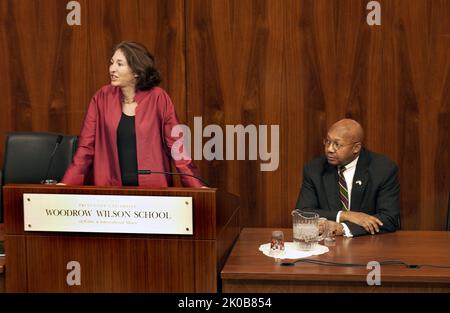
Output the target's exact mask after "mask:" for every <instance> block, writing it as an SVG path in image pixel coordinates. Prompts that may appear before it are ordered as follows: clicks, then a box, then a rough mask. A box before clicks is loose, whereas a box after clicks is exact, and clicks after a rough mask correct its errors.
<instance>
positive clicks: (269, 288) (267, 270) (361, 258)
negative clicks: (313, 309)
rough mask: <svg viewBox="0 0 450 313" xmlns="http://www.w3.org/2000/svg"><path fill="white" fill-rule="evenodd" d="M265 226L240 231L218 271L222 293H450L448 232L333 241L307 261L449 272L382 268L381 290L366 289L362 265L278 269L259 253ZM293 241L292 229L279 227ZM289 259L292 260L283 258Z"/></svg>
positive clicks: (265, 236) (267, 234)
mask: <svg viewBox="0 0 450 313" xmlns="http://www.w3.org/2000/svg"><path fill="white" fill-rule="evenodd" d="M273 230H275V229H269V228H244V229H243V230H242V232H241V234H240V236H239V239H238V241H237V242H236V244H235V246H234V248H233V250H232V252H231V254H230V256H229V257H228V260H227V262H226V263H225V266H224V268H223V270H222V272H221V277H222V291H223V292H450V232H445V231H442V232H441V231H398V232H395V233H389V234H378V235H374V236H370V235H369V236H363V237H356V238H342V237H337V238H336V244H335V246H332V247H329V249H330V251H329V252H328V253H325V254H322V255H320V256H313V257H309V258H308V259H310V260H322V261H331V262H341V263H360V264H367V263H368V262H370V261H378V262H380V261H385V260H400V261H403V262H406V263H408V264H431V265H439V266H447V267H449V268H435V267H428V266H426V267H421V268H406V267H404V266H402V265H382V266H381V286H369V285H368V284H367V280H366V279H367V275H368V274H369V273H370V272H371V270H372V269H367V268H366V267H337V266H328V265H327V266H325V265H317V264H307V263H297V264H295V266H281V265H280V264H279V263H276V262H275V259H273V258H271V257H267V256H265V255H264V254H263V253H262V252H260V251H259V250H258V248H259V246H260V245H261V244H264V243H268V242H269V241H270V238H271V232H272V231H273ZM281 230H283V232H284V234H285V241H292V229H281ZM284 261H292V260H287V259H286V260H284Z"/></svg>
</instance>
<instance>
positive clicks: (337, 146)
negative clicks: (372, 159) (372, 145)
mask: <svg viewBox="0 0 450 313" xmlns="http://www.w3.org/2000/svg"><path fill="white" fill-rule="evenodd" d="M358 142H359V141H355V142H352V143H347V144H345V145H344V144H341V143H337V142H336V141H331V140H328V139H326V138H325V139H324V140H323V145H324V146H325V147H328V146H330V145H331V148H333V150H335V151H338V150H339V149H341V148H343V147H345V146H350V145H354V144H355V143H358Z"/></svg>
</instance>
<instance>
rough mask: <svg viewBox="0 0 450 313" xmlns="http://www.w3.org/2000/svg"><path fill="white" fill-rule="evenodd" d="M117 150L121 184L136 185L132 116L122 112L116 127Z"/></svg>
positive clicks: (135, 156)
mask: <svg viewBox="0 0 450 313" xmlns="http://www.w3.org/2000/svg"><path fill="white" fill-rule="evenodd" d="M117 150H118V153H119V163H120V175H121V176H122V185H123V186H138V185H139V183H138V174H137V171H138V169H137V153H136V130H135V127H134V116H128V115H126V114H125V113H123V112H122V117H121V118H120V122H119V127H118V128H117Z"/></svg>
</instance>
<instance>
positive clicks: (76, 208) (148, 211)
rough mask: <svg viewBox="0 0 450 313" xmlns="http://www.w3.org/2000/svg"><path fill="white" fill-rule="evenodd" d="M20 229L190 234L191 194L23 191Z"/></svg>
mask: <svg viewBox="0 0 450 313" xmlns="http://www.w3.org/2000/svg"><path fill="white" fill-rule="evenodd" d="M23 208H24V230H25V231H45V232H48V231H50V232H51V231H56V232H89V233H129V234H171V235H172V234H173V235H192V234H193V219H192V197H175V196H115V195H80V194H33V193H24V194H23Z"/></svg>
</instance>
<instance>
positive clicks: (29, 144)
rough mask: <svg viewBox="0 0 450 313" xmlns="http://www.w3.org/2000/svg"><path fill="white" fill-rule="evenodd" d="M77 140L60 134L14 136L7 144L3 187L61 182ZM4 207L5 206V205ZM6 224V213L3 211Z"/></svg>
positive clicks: (29, 133) (20, 134)
mask: <svg viewBox="0 0 450 313" xmlns="http://www.w3.org/2000/svg"><path fill="white" fill-rule="evenodd" d="M76 144H77V137H76V136H67V135H63V134H57V133H39V132H14V133H8V134H7V135H6V140H5V156H4V162H3V173H2V176H3V177H2V180H1V182H2V186H3V185H4V184H14V183H17V184H39V183H41V182H42V181H43V180H46V179H52V180H56V181H60V180H61V179H62V177H63V175H64V173H65V171H66V169H67V167H68V166H69V165H70V163H71V162H72V157H73V155H74V153H75V150H76ZM1 204H2V205H1V206H2V207H3V203H1ZM0 220H1V221H2V220H3V210H0Z"/></svg>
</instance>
